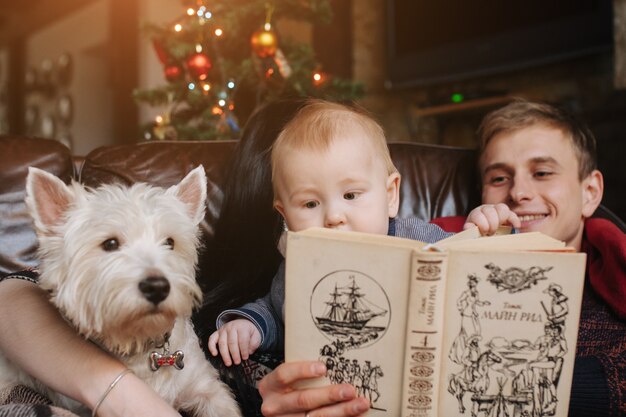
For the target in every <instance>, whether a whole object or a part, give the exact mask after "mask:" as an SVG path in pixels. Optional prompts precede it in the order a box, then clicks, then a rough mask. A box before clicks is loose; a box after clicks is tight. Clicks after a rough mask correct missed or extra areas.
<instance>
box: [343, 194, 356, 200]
mask: <svg viewBox="0 0 626 417" xmlns="http://www.w3.org/2000/svg"><path fill="white" fill-rule="evenodd" d="M343 198H344V199H346V200H354V199H355V198H356V193H345V194H344V195H343Z"/></svg>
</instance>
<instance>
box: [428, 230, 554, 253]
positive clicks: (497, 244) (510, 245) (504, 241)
mask: <svg viewBox="0 0 626 417" xmlns="http://www.w3.org/2000/svg"><path fill="white" fill-rule="evenodd" d="M463 233H464V232H463ZM470 236H471V235H470ZM452 237H454V236H452ZM433 246H435V247H437V248H441V249H448V250H452V249H454V250H461V249H465V250H480V251H485V250H493V251H501V250H505V251H512V250H534V251H541V250H562V249H564V248H565V243H564V242H562V241H560V240H558V239H554V238H552V237H550V236H548V235H545V234H543V233H540V232H527V233H517V234H504V235H493V236H479V237H476V238H470V239H462V240H445V239H444V240H442V241H440V242H437V243H436V244H434V245H433Z"/></svg>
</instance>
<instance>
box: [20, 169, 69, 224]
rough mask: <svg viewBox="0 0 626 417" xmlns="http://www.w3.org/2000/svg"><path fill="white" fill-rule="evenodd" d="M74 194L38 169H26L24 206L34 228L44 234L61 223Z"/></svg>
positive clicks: (50, 175)
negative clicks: (27, 210)
mask: <svg viewBox="0 0 626 417" xmlns="http://www.w3.org/2000/svg"><path fill="white" fill-rule="evenodd" d="M73 199H74V194H73V193H72V191H71V190H70V188H69V187H68V186H67V185H65V183H64V182H63V181H61V180H60V179H59V178H57V177H55V176H54V175H52V174H49V173H47V172H46V171H43V170H41V169H39V168H34V167H28V176H27V177H26V205H27V207H28V209H29V211H30V214H31V216H32V217H33V220H34V221H35V227H36V228H37V229H38V230H39V231H40V232H41V233H44V234H48V233H51V231H52V230H51V229H52V227H53V226H55V225H57V224H60V223H62V221H63V214H64V213H65V212H66V211H67V209H68V207H69V205H70V203H71V202H72V201H73Z"/></svg>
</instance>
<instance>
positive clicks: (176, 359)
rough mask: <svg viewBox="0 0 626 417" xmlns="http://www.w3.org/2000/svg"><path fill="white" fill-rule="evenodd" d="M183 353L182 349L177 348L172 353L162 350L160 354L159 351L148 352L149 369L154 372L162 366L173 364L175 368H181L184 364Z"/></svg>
mask: <svg viewBox="0 0 626 417" xmlns="http://www.w3.org/2000/svg"><path fill="white" fill-rule="evenodd" d="M184 357H185V354H184V353H183V351H182V350H177V351H176V352H174V353H169V352H168V351H164V352H163V353H162V354H161V353H159V352H152V353H150V369H151V370H152V371H154V372H156V371H158V370H159V368H161V367H162V366H173V367H174V368H176V369H183V367H184V366H185V364H184V362H183V359H184Z"/></svg>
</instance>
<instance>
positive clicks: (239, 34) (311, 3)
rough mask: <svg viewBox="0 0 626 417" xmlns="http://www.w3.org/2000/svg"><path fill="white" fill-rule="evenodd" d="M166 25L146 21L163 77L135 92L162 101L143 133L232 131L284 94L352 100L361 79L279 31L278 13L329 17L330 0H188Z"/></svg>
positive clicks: (203, 136) (230, 134) (204, 135)
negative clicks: (328, 65) (335, 71)
mask: <svg viewBox="0 0 626 417" xmlns="http://www.w3.org/2000/svg"><path fill="white" fill-rule="evenodd" d="M182 6H183V7H182V8H184V10H185V12H184V13H183V14H182V15H181V16H179V17H178V18H177V19H175V21H174V22H173V23H171V24H170V25H166V26H158V25H154V24H150V25H147V26H146V31H147V33H148V35H149V36H150V38H151V39H152V44H153V45H154V48H155V51H156V53H157V56H158V58H159V61H160V62H161V64H163V73H164V76H165V78H166V80H167V84H166V85H163V86H159V87H157V88H152V89H145V90H136V91H135V93H134V95H135V100H136V101H137V102H138V103H147V104H149V105H151V106H164V108H165V109H166V110H165V111H164V112H163V114H161V115H159V116H158V117H157V118H156V120H155V122H153V123H150V124H148V125H146V126H143V127H142V130H143V132H142V135H143V138H144V139H154V138H157V139H168V140H176V139H178V140H213V139H236V138H238V135H239V131H240V126H241V125H242V124H243V123H245V119H246V118H247V116H248V115H249V114H250V113H251V112H252V111H253V110H254V109H255V108H256V107H257V106H260V105H262V104H264V103H266V102H268V101H270V100H275V99H277V98H280V97H288V96H294V95H297V96H312V97H322V98H326V99H331V100H351V99H356V98H359V97H361V96H362V95H363V93H364V89H363V86H362V84H360V83H355V82H352V81H350V80H345V79H340V78H338V77H333V76H332V75H331V74H326V73H324V72H323V71H322V70H323V69H322V68H320V66H319V64H318V63H317V62H316V60H315V56H314V52H313V49H312V47H311V45H308V44H302V43H298V42H295V41H293V40H291V39H289V38H287V37H282V36H281V35H280V34H279V33H278V30H277V27H276V26H277V25H275V24H274V23H275V22H276V21H279V20H280V19H282V18H288V19H291V20H300V21H307V22H310V23H312V24H324V23H328V22H329V21H330V19H331V18H332V10H331V7H330V5H329V2H328V0H274V1H267V0H194V1H192V2H189V1H186V2H183V4H182Z"/></svg>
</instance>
